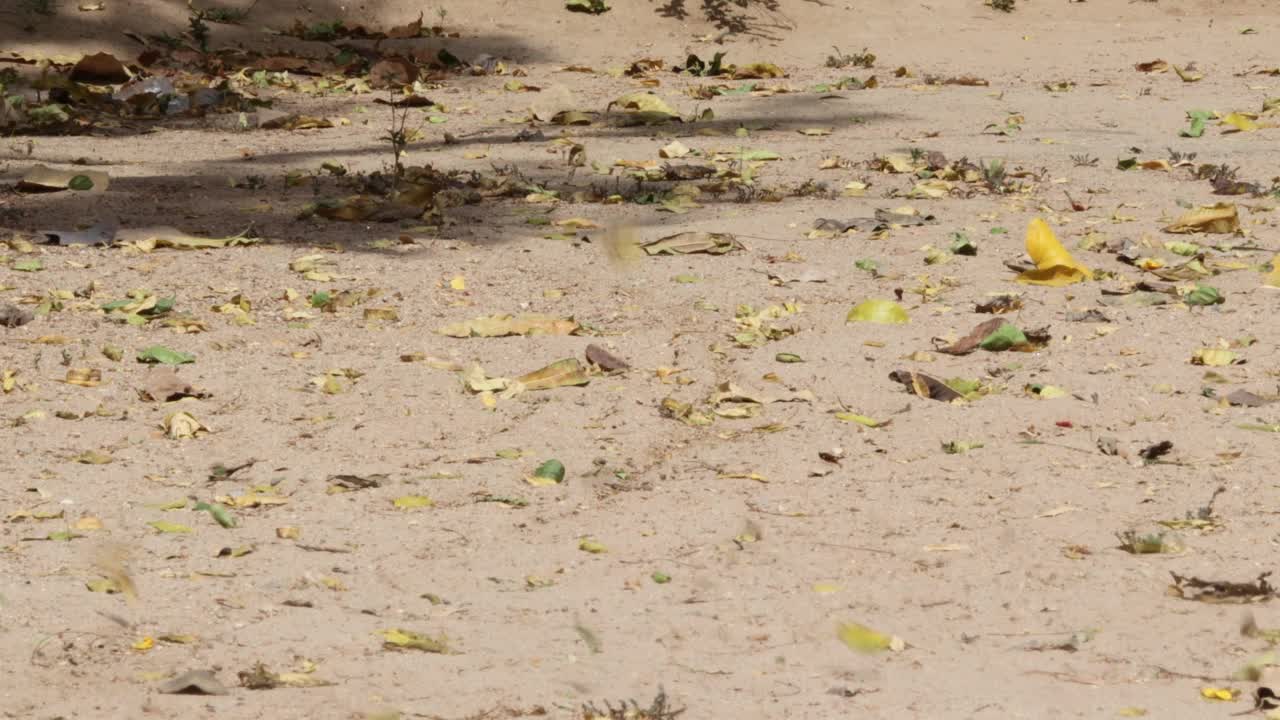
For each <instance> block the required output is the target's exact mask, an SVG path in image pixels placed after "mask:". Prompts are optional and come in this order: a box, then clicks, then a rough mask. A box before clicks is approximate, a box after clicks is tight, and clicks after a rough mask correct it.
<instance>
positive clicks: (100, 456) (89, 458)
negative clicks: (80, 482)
mask: <svg viewBox="0 0 1280 720" xmlns="http://www.w3.org/2000/svg"><path fill="white" fill-rule="evenodd" d="M74 460H75V461H76V462H78V463H81V464H84V465H107V464H110V463H111V462H112V461H113V460H115V458H113V457H111V456H110V455H108V454H107V453H104V452H98V451H97V450H86V451H84V452H82V453H80V454H79V455H77V456H75V458H74Z"/></svg>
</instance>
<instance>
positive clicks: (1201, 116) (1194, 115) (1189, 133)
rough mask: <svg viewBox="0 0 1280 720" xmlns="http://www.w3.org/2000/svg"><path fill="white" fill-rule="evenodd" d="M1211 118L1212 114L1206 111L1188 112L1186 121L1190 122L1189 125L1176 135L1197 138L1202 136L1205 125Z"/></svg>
mask: <svg viewBox="0 0 1280 720" xmlns="http://www.w3.org/2000/svg"><path fill="white" fill-rule="evenodd" d="M1212 117H1213V113H1212V112H1210V111H1208V110H1188V111H1187V120H1189V121H1190V122H1191V125H1190V127H1187V128H1185V129H1184V130H1182V131H1181V132H1180V133H1178V134H1179V135H1181V136H1182V137H1190V138H1198V137H1200V136H1201V135H1204V126H1205V123H1207V122H1208V121H1209V118H1212Z"/></svg>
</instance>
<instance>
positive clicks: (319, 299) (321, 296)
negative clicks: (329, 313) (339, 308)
mask: <svg viewBox="0 0 1280 720" xmlns="http://www.w3.org/2000/svg"><path fill="white" fill-rule="evenodd" d="M307 302H308V303H310V304H311V307H313V308H322V307H325V306H327V305H328V304H329V303H331V302H333V296H332V295H330V294H329V293H328V292H326V291H324V290H317V291H315V292H313V293H311V296H310V297H308V298H307Z"/></svg>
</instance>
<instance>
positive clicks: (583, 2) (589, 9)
mask: <svg viewBox="0 0 1280 720" xmlns="http://www.w3.org/2000/svg"><path fill="white" fill-rule="evenodd" d="M564 6H565V8H566V9H567V10H571V11H573V12H580V13H589V14H591V15H600V14H603V13H607V12H609V5H608V4H607V3H606V2H605V1H604V0H566V1H565V4H564Z"/></svg>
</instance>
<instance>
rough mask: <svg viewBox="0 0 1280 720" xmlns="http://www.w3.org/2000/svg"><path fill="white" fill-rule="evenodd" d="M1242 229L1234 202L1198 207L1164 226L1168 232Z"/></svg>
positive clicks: (1206, 231)
mask: <svg viewBox="0 0 1280 720" xmlns="http://www.w3.org/2000/svg"><path fill="white" fill-rule="evenodd" d="M1239 229H1240V217H1239V215H1238V213H1237V212H1236V206H1235V205H1234V204H1232V203H1216V204H1214V205H1205V206H1202V207H1198V208H1196V209H1195V210H1192V211H1191V212H1188V213H1186V214H1184V215H1183V216H1182V217H1180V218H1178V219H1177V220H1176V221H1174V223H1173V224H1172V225H1169V226H1167V227H1165V228H1164V231H1165V232H1168V233H1198V232H1204V233H1233V232H1235V231H1237V230H1239Z"/></svg>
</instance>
